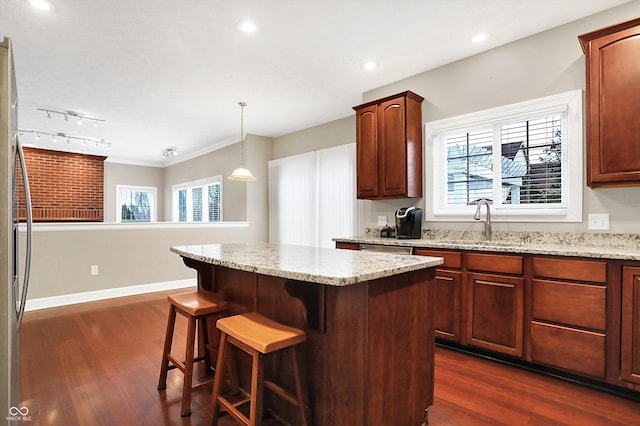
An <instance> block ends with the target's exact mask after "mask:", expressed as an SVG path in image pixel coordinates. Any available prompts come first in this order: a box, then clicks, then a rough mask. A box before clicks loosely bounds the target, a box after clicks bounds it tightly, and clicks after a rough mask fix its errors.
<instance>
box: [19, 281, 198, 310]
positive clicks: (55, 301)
mask: <svg viewBox="0 0 640 426" xmlns="http://www.w3.org/2000/svg"><path fill="white" fill-rule="evenodd" d="M196 286H197V280H196V278H189V279H186V280H177V281H165V282H161V283H153V284H142V285H134V286H130V287H119V288H110V289H106V290H96V291H87V292H85V293H74V294H65V295H64V296H52V297H42V298H40V299H31V300H27V304H26V307H25V311H36V310H38V309H46V308H55V307H56V306H64V305H73V304H76V303H83V302H94V301H96V300H103V299H111V298H114V297H124V296H134V295H136V294H144V293H153V292H155V291H163V290H173V289H177V288H185V287H196Z"/></svg>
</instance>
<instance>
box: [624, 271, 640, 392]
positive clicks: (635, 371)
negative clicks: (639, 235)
mask: <svg viewBox="0 0 640 426" xmlns="http://www.w3.org/2000/svg"><path fill="white" fill-rule="evenodd" d="M621 339H622V342H621V343H622V347H621V374H620V378H621V379H622V380H625V381H628V382H632V383H637V384H640V268H634V267H624V268H623V272H622V334H621Z"/></svg>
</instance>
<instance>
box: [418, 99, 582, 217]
mask: <svg viewBox="0 0 640 426" xmlns="http://www.w3.org/2000/svg"><path fill="white" fill-rule="evenodd" d="M557 113H560V114H563V123H562V135H563V142H562V151H561V155H562V175H561V176H562V177H561V181H562V199H563V203H562V205H561V206H553V205H552V204H546V205H545V204H520V205H515V204H499V203H498V204H495V203H494V204H492V205H491V219H492V220H493V221H496V222H582V196H583V181H584V178H583V167H582V163H583V143H584V137H583V118H582V116H583V93H582V90H575V91H571V92H566V93H561V94H558V95H552V96H547V97H543V98H538V99H534V100H529V101H524V102H519V103H515V104H510V105H505V106H501V107H497V108H492V109H487V110H483V111H478V112H474V113H469V114H464V115H460V116H456V117H451V118H446V119H442V120H437V121H432V122H427V123H425V135H426V139H425V140H426V143H427V145H428V146H427V149H425V166H426V167H425V169H426V170H427V171H428V172H427V173H425V180H426V182H425V189H426V191H425V192H426V194H425V197H426V198H425V201H426V208H425V220H427V221H449V222H451V221H454V222H471V221H473V215H474V213H475V210H476V206H475V205H460V206H447V205H446V204H445V203H446V201H443V200H444V199H446V187H447V167H446V165H447V164H446V155H447V154H446V144H445V143H444V139H445V138H444V135H445V134H448V133H451V132H455V131H474V130H477V129H479V128H487V127H489V126H491V127H493V128H496V127H497V126H499V125H500V124H506V123H512V122H514V121H516V120H531V119H534V118H539V117H541V116H542V115H545V114H548V115H552V114H557ZM565 135H566V137H565ZM565 140H566V142H565ZM492 146H493V156H494V164H500V157H501V149H498V148H501V141H500V139H499V138H496V137H495V135H494V140H493V144H492ZM498 174H499V172H498V171H494V174H493V176H494V180H493V181H494V182H495V177H496V176H497V175H498ZM493 188H494V190H493V191H494V194H496V191H497V190H496V189H495V185H494V186H493ZM493 199H496V197H495V195H494V197H493Z"/></svg>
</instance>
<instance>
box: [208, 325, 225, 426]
mask: <svg viewBox="0 0 640 426" xmlns="http://www.w3.org/2000/svg"><path fill="white" fill-rule="evenodd" d="M228 353H229V348H228V347H227V335H226V334H225V333H221V335H220V347H219V348H218V360H217V362H216V375H215V378H214V380H213V390H212V392H211V403H212V405H213V415H212V416H211V426H217V424H218V419H219V418H220V404H219V403H218V397H219V396H220V391H221V390H222V379H223V377H222V376H223V373H222V372H223V371H224V368H225V365H226V358H227V357H228V356H229V355H228Z"/></svg>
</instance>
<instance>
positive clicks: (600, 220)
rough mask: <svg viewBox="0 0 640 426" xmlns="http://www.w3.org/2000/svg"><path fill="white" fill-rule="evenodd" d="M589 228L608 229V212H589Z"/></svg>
mask: <svg viewBox="0 0 640 426" xmlns="http://www.w3.org/2000/svg"><path fill="white" fill-rule="evenodd" d="M589 229H592V230H597V231H607V230H609V214H608V213H604V214H590V215H589Z"/></svg>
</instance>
